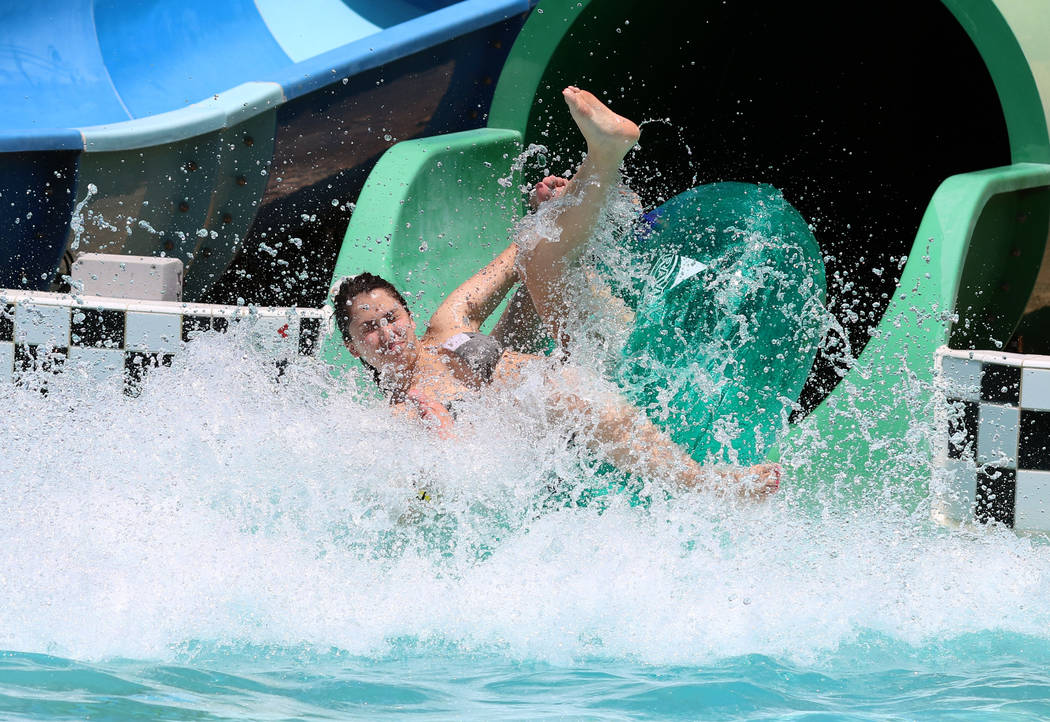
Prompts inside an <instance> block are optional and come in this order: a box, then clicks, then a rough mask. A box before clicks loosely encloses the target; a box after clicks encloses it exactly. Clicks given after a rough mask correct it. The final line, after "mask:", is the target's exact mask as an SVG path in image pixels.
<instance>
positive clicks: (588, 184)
mask: <svg viewBox="0 0 1050 722" xmlns="http://www.w3.org/2000/svg"><path fill="white" fill-rule="evenodd" d="M562 96H563V97H564V98H565V102H566V104H567V105H568V106H569V112H570V113H571V114H572V117H573V120H575V121H576V125H577V126H578V127H579V129H580V132H581V133H583V137H584V139H585V140H586V141H587V156H586V158H584V161H583V163H582V164H581V165H580V167H579V169H578V170H577V171H576V174H575V175H574V176H573V178H572V180H571V181H570V182H569V185H568V188H567V190H566V192H565V194H564V196H563V197H562V198H561V200H560V201H558V203H557V205H556V206H554V207H553V208H552V212H554V213H556V216H555V218H554V219H553V226H554V228H555V233H553V234H552V236H556V237H549V238H548V237H539V238H528V239H523V240H524V242H523V243H522V251H521V253H520V254H519V256H518V264H519V269H520V271H521V273H522V276H523V280H524V282H525V287H526V288H527V289H528V292H529V296H530V297H531V298H532V304H533V306H534V307H535V309H536V312H537V313H538V314H539V315H540V317H541V318H542V319H543V321H544V322H545V323H546V324H547V326H548V327H549V328H550V330H551V332H552V333H553V334H554V337H555V338H557V339H561V338H562V336H561V327H560V321H561V319H563V318H564V317H565V315H566V312H567V311H568V309H569V308H570V304H571V294H570V293H567V289H566V288H565V284H564V283H563V279H562V273H563V271H564V270H565V267H566V265H567V264H569V263H572V262H573V261H575V260H576V259H577V258H578V257H579V254H580V251H581V250H582V248H583V246H584V245H585V244H586V242H587V241H588V240H589V239H590V236H591V234H592V233H593V232H594V229H595V225H596V224H597V221H598V217H599V214H600V213H601V209H602V206H603V205H604V204H605V202H606V200H607V198H608V196H609V193H610V192H611V191H612V190H613V189H615V188H616V187H617V184H618V183H619V179H620V163H621V162H622V161H623V158H624V156H625V155H627V152H628V151H629V150H630V149H631V148H632V147H634V144H635V143H636V142H637V141H638V137H639V135H640V131H639V129H638V126H637V125H636V124H635V123H633V122H631V121H630V120H628V119H627V118H624V117H623V116H620V115H617V114H616V113H614V112H613V111H612V110H610V109H609V108H608V107H607V106H606V105H605V104H604V103H602V102H601V101H600V100H598V98H596V97H595V96H594V95H592V94H591V93H589V92H587V91H586V90H580V89H579V88H576V87H573V86H570V87H568V88H566V89H565V90H564V91H562Z"/></svg>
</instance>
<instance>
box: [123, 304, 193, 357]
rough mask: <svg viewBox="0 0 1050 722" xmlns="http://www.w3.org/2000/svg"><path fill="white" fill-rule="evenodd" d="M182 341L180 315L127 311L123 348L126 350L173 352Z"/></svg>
mask: <svg viewBox="0 0 1050 722" xmlns="http://www.w3.org/2000/svg"><path fill="white" fill-rule="evenodd" d="M181 341H182V316H181V315H179V314H173V313H137V312H135V311H128V314H127V330H126V332H125V334H124V348H125V349H127V350H128V351H154V352H157V351H160V352H164V353H173V352H175V351H177V350H178V349H179V344H180V343H181Z"/></svg>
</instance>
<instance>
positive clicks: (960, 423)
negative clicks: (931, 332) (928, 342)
mask: <svg viewBox="0 0 1050 722" xmlns="http://www.w3.org/2000/svg"><path fill="white" fill-rule="evenodd" d="M936 366H937V370H938V381H939V385H940V388H941V390H942V391H943V394H944V401H945V403H944V404H943V408H940V409H938V419H937V421H938V426H939V430H940V436H939V439H940V440H939V442H938V446H939V448H938V449H936V456H935V475H936V479H935V482H936V483H935V485H934V490H935V511H936V512H939V513H940V514H942V515H944V516H946V517H948V518H949V519H950V520H952V521H956V522H964V521H974V520H976V521H978V522H982V523H985V522H989V521H998V522H1001V523H1002V524H1005V525H1007V526H1009V527H1012V528H1014V529H1018V530H1023V531H1044V532H1050V356H1032V355H1023V354H1011V353H1002V352H995V351H956V350H953V349H948V348H941V349H939V350H938V351H937V357H936Z"/></svg>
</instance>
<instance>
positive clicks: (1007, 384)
mask: <svg viewBox="0 0 1050 722" xmlns="http://www.w3.org/2000/svg"><path fill="white" fill-rule="evenodd" d="M981 371H982V373H981V401H990V402H992V403H993V404H1008V405H1010V406H1017V404H1018V402H1019V401H1020V399H1021V367H1020V366H1002V365H1000V364H981Z"/></svg>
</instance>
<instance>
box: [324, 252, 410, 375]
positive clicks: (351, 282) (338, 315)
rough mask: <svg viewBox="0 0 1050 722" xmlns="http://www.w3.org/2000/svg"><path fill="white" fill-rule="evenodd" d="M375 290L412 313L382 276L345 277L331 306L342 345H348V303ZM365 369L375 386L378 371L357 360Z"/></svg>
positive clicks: (392, 286) (349, 311) (361, 360)
mask: <svg viewBox="0 0 1050 722" xmlns="http://www.w3.org/2000/svg"><path fill="white" fill-rule="evenodd" d="M377 289H383V290H384V291H388V292H389V293H390V295H391V296H393V297H394V298H396V299H397V302H398V303H400V304H401V307H402V308H404V309H405V312H406V313H408V315H410V316H411V315H412V311H411V310H409V308H408V301H406V300H405V297H404V296H402V295H401V292H400V291H398V290H397V289H396V288H395V287H394V284H392V283H391V282H390V281H388V280H386V279H385V278H383V277H382V276H377V275H376V274H374V273H368V272H367V271H366V272H364V273H359V274H357V275H356V276H347V277H346V278H344V279H343V280H342V281H341V282H340V283H339V289H338V290H337V291H336V292H335V298H334V299H333V304H334V305H335V324H336V326H337V327H338V328H339V333H341V334H342V335H343V343H345V344H349V343H350V341H351V339H350V322H351V321H353V310H352V308H351V305H350V302H351V301H352V300H354V297H355V296H357V295H359V294H362V293H368V292H369V291H375V290H377ZM358 360H359V361H360V362H361V363H362V364H364V366H365V368H367V369H368V370H369V371H371V372H372V377H373V378H374V379H375V382H376V385H377V386H378V385H380V384H379V369H377V368H376V367H374V366H372V365H371V364H370V363H368V362H367V361H365V360H364V359H358Z"/></svg>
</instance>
